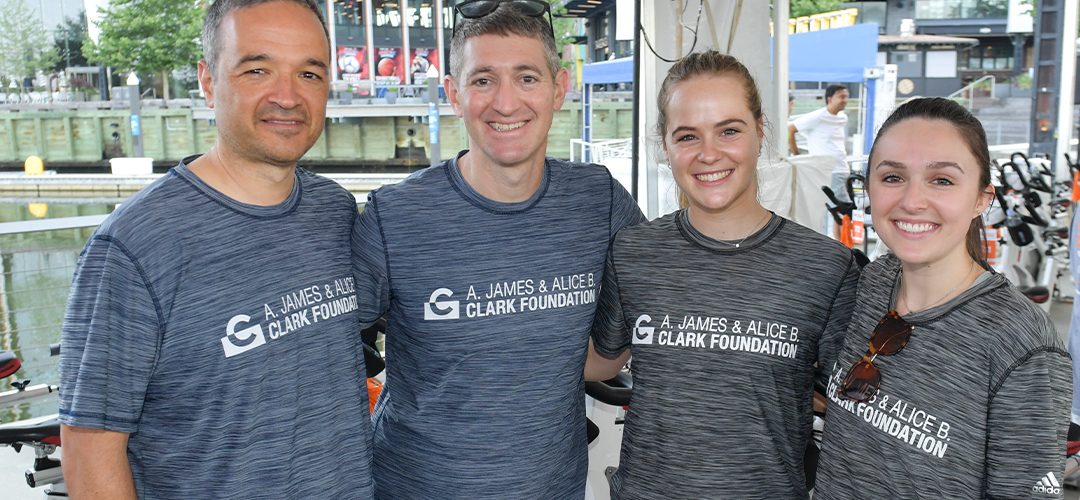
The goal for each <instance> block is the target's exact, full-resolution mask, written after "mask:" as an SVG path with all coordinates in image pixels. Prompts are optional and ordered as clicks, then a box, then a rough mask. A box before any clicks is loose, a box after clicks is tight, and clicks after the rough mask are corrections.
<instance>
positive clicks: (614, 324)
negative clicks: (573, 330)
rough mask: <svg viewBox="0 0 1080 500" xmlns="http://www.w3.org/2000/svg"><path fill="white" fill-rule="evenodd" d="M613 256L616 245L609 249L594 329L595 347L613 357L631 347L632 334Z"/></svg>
mask: <svg viewBox="0 0 1080 500" xmlns="http://www.w3.org/2000/svg"><path fill="white" fill-rule="evenodd" d="M613 254H614V244H612V247H611V248H610V249H608V257H607V264H606V265H605V266H604V278H603V280H602V281H601V284H600V298H599V300H597V303H596V316H594V317H593V327H592V339H593V347H594V348H595V349H596V351H597V352H599V353H600V354H603V355H605V356H611V357H614V356H618V355H619V354H622V352H623V351H625V350H626V348H627V347H630V334H629V333H630V332H629V331H628V330H627V328H626V316H625V315H624V314H623V308H622V301H621V300H620V299H619V278H618V275H617V274H616V272H615V263H614V261H613V258H612V255H613Z"/></svg>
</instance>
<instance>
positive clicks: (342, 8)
mask: <svg viewBox="0 0 1080 500" xmlns="http://www.w3.org/2000/svg"><path fill="white" fill-rule="evenodd" d="M334 23H335V24H337V25H338V26H342V25H351V26H363V25H364V0H334Z"/></svg>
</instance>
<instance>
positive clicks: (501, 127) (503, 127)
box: [489, 122, 525, 132]
mask: <svg viewBox="0 0 1080 500" xmlns="http://www.w3.org/2000/svg"><path fill="white" fill-rule="evenodd" d="M489 124H490V125H491V128H493V129H495V130H498V131H499V132H507V131H510V130H514V129H516V128H521V127H524V126H525V122H517V123H497V122H489Z"/></svg>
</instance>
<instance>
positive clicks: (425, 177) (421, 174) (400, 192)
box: [369, 160, 451, 203]
mask: <svg viewBox="0 0 1080 500" xmlns="http://www.w3.org/2000/svg"><path fill="white" fill-rule="evenodd" d="M448 168H450V161H449V160H448V161H445V162H442V163H440V164H438V165H432V166H430V167H428V168H425V169H423V170H418V171H416V172H413V173H412V174H411V175H409V176H408V177H406V178H405V179H403V180H402V181H401V182H398V183H396V184H389V185H386V186H382V187H380V188H378V189H376V190H374V191H372V192H371V194H370V195H369V199H372V198H376V197H377V198H378V200H379V202H380V203H387V202H392V201H396V200H401V199H414V198H425V197H430V196H432V195H438V194H444V193H446V192H448V190H449V189H451V183H450V179H449V177H448V176H447V169H448Z"/></svg>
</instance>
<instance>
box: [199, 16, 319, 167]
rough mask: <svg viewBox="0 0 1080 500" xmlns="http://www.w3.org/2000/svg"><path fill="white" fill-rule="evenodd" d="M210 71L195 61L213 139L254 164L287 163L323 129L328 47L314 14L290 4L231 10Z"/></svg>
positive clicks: (297, 156) (297, 155)
mask: <svg viewBox="0 0 1080 500" xmlns="http://www.w3.org/2000/svg"><path fill="white" fill-rule="evenodd" d="M218 39H219V40H220V43H219V46H220V52H219V55H218V60H217V68H216V70H215V71H214V72H211V71H210V70H209V68H207V67H206V64H205V62H200V63H199V80H200V82H201V83H202V86H203V89H204V91H205V93H206V102H207V104H208V105H209V106H210V107H212V108H214V117H215V119H216V120H217V128H218V145H217V146H215V147H219V148H222V149H224V150H225V151H227V153H228V154H229V155H230V156H232V157H234V158H239V159H243V160H245V161H250V162H252V163H260V164H270V165H275V166H281V167H291V166H293V165H295V164H296V160H298V159H300V157H301V156H303V155H304V153H306V152H307V150H308V149H310V148H311V146H312V145H314V144H315V141H316V140H318V138H319V135H320V134H322V130H323V122H324V120H325V117H326V99H327V96H328V93H329V81H330V77H329V67H330V66H329V65H330V60H329V58H330V56H329V54H330V51H329V47H328V46H327V44H326V36H325V34H324V33H323V29H322V25H321V24H320V22H319V19H318V17H316V15H315V14H314V13H313V12H311V11H310V10H308V9H307V8H305V7H303V6H301V5H298V4H295V3H291V2H270V3H264V4H260V5H256V6H253V7H245V8H242V9H238V10H235V11H233V12H231V13H229V14H228V15H226V16H225V18H224V19H222V22H221V25H220V26H219V27H218Z"/></svg>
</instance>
